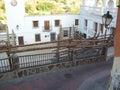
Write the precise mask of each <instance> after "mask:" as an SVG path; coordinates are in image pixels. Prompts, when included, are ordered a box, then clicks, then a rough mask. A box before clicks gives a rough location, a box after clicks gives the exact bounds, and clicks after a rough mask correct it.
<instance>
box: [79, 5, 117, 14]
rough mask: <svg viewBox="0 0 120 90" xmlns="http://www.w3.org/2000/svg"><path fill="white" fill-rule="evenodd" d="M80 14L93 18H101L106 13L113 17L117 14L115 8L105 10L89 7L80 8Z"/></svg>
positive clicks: (103, 8)
mask: <svg viewBox="0 0 120 90" xmlns="http://www.w3.org/2000/svg"><path fill="white" fill-rule="evenodd" d="M80 10H81V11H80V14H84V15H88V16H91V15H94V16H102V15H103V14H104V13H106V12H107V11H110V13H111V14H112V15H113V16H116V14H117V8H106V7H90V6H80Z"/></svg>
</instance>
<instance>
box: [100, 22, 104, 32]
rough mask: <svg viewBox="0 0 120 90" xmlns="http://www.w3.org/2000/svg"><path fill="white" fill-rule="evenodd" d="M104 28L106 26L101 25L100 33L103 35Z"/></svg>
mask: <svg viewBox="0 0 120 90" xmlns="http://www.w3.org/2000/svg"><path fill="white" fill-rule="evenodd" d="M103 27H104V25H103V24H100V31H101V33H103Z"/></svg>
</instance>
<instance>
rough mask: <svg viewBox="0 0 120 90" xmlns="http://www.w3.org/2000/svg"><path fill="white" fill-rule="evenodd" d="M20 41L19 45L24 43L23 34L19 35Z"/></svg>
mask: <svg viewBox="0 0 120 90" xmlns="http://www.w3.org/2000/svg"><path fill="white" fill-rule="evenodd" d="M18 43H19V45H24V39H23V37H22V36H21V37H18Z"/></svg>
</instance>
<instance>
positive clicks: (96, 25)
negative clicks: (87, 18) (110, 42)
mask: <svg viewBox="0 0 120 90" xmlns="http://www.w3.org/2000/svg"><path fill="white" fill-rule="evenodd" d="M97 28H98V23H96V22H95V23H94V30H95V32H97Z"/></svg>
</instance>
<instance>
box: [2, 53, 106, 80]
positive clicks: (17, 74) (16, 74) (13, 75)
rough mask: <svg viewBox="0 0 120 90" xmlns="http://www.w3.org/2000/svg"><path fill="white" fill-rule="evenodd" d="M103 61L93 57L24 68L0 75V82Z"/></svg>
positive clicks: (103, 58)
mask: <svg viewBox="0 0 120 90" xmlns="http://www.w3.org/2000/svg"><path fill="white" fill-rule="evenodd" d="M105 60H106V57H105V56H104V55H103V56H98V57H93V58H88V59H83V60H75V61H68V62H62V63H56V64H50V65H44V66H37V67H32V68H26V69H16V70H14V71H11V72H7V73H3V74H0V82H6V81H9V80H13V79H18V78H23V77H29V76H32V75H35V74H39V73H43V72H48V71H55V70H60V69H65V68H70V67H74V66H79V65H84V64H90V63H95V62H100V61H105Z"/></svg>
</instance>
